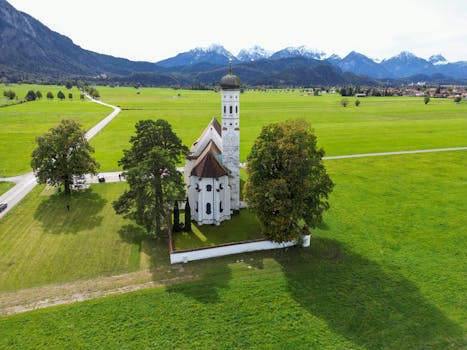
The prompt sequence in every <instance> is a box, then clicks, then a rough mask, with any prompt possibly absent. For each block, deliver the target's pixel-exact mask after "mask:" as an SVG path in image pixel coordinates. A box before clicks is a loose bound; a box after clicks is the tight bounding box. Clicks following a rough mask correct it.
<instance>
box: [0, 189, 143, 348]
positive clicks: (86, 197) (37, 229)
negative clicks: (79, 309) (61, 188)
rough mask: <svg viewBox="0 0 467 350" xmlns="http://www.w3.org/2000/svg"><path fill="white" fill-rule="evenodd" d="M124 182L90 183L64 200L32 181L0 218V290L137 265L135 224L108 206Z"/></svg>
mask: <svg viewBox="0 0 467 350" xmlns="http://www.w3.org/2000/svg"><path fill="white" fill-rule="evenodd" d="M125 186H126V184H124V183H115V184H105V185H102V184H99V185H93V186H91V189H90V190H89V191H83V192H74V193H73V194H72V196H71V199H70V200H69V201H68V199H67V198H66V197H65V196H59V195H57V194H55V192H54V191H53V190H47V189H44V186H37V187H36V188H35V189H34V190H33V192H31V193H30V194H29V195H28V196H27V197H26V198H25V199H24V200H23V201H22V202H21V203H20V204H19V205H18V206H17V207H16V208H15V209H14V210H12V211H10V212H9V213H8V214H7V215H5V217H4V218H3V219H2V220H0V290H2V291H5V290H15V289H21V288H28V287H32V286H37V285H44V284H50V283H62V282H68V281H74V280H78V279H86V278H92V277H96V276H99V275H111V274H116V273H120V272H127V271H134V270H137V269H138V268H139V263H140V249H141V242H140V241H139V242H138V240H137V239H134V238H135V237H134V236H135V232H136V233H137V232H138V231H137V228H136V227H135V226H134V225H132V224H131V222H128V221H126V220H124V219H123V218H121V217H120V216H117V215H115V214H114V211H113V208H112V205H111V203H112V201H114V200H116V199H117V197H118V196H119V194H120V193H121V192H123V190H124V188H125ZM67 203H70V205H71V210H70V212H68V211H67V209H66V204H67ZM0 347H1V346H0Z"/></svg>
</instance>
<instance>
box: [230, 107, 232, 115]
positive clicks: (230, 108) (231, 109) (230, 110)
mask: <svg viewBox="0 0 467 350" xmlns="http://www.w3.org/2000/svg"><path fill="white" fill-rule="evenodd" d="M230 113H231V114H232V106H230Z"/></svg>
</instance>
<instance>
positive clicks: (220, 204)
mask: <svg viewBox="0 0 467 350" xmlns="http://www.w3.org/2000/svg"><path fill="white" fill-rule="evenodd" d="M219 211H220V212H221V213H222V212H223V211H224V208H222V201H221V202H219Z"/></svg>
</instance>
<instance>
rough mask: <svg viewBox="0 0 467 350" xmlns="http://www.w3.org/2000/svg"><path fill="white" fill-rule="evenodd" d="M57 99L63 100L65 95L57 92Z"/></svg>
mask: <svg viewBox="0 0 467 350" xmlns="http://www.w3.org/2000/svg"><path fill="white" fill-rule="evenodd" d="M57 98H58V99H60V100H64V99H65V94H64V93H63V92H62V91H59V92H58V93H57Z"/></svg>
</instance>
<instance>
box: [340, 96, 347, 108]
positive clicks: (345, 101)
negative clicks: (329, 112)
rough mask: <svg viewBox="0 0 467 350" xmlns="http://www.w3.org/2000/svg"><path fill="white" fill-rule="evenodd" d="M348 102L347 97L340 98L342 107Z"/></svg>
mask: <svg viewBox="0 0 467 350" xmlns="http://www.w3.org/2000/svg"><path fill="white" fill-rule="evenodd" d="M348 104H349V100H348V99H346V98H343V99H342V100H341V105H342V107H347V105H348Z"/></svg>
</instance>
